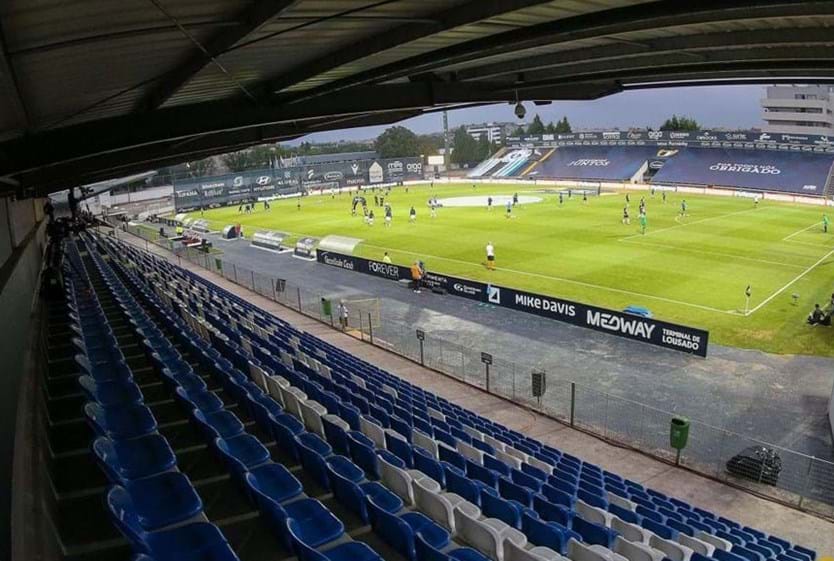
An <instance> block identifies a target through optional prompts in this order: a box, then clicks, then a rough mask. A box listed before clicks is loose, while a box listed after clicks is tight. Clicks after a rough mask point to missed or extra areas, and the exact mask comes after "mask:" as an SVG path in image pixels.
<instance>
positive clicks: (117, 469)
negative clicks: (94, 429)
mask: <svg viewBox="0 0 834 561" xmlns="http://www.w3.org/2000/svg"><path fill="white" fill-rule="evenodd" d="M93 453H94V454H95V457H96V460H97V461H98V463H99V466H101V468H102V470H103V471H104V473H105V474H106V475H107V477H108V479H110V480H111V481H113V482H115V483H122V484H124V483H125V482H126V481H128V480H131V479H139V478H142V477H147V476H149V475H154V474H157V473H162V472H163V471H168V470H169V469H172V468H173V467H174V466H175V465H176V464H177V458H176V456H174V451H173V450H171V446H170V445H169V444H168V441H167V440H165V438H164V437H162V436H161V435H159V434H156V433H154V434H149V435H145V436H140V437H138V438H132V439H130V440H111V439H110V438H107V437H106V436H100V437H98V438H97V439H96V440H95V441H94V442H93Z"/></svg>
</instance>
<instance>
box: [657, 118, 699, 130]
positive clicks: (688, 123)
mask: <svg viewBox="0 0 834 561" xmlns="http://www.w3.org/2000/svg"><path fill="white" fill-rule="evenodd" d="M660 130H662V131H697V130H701V126H700V125H699V124H698V121H696V120H695V119H693V118H691V117H684V116H680V117H678V116H677V115H672V118H671V119H666V121H665V122H664V123H663V124H662V125H661V126H660Z"/></svg>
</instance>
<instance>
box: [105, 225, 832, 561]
mask: <svg viewBox="0 0 834 561" xmlns="http://www.w3.org/2000/svg"><path fill="white" fill-rule="evenodd" d="M119 235H120V237H121V238H122V239H126V240H127V241H130V242H132V243H136V245H138V246H139V247H142V248H144V247H145V243H144V242H143V241H141V240H139V239H138V238H134V237H132V236H129V235H128V236H125V235H122V234H121V233H120V234H119ZM149 249H150V251H151V252H153V253H156V254H158V255H161V256H163V257H165V258H171V254H170V253H169V252H167V251H165V250H163V249H161V248H159V247H156V246H153V245H151V246H150V247H149ZM182 266H183V267H184V268H186V269H188V270H191V271H193V272H195V273H196V274H197V275H199V276H201V277H203V278H206V279H207V280H209V281H211V282H213V283H215V284H217V285H219V286H221V287H223V288H225V289H226V290H228V291H230V292H232V293H234V294H237V295H238V296H241V297H243V298H245V299H246V300H248V301H249V302H252V303H253V304H255V305H256V306H259V307H260V308H262V309H264V310H266V311H268V312H269V313H271V314H273V315H275V316H276V317H279V318H281V319H283V320H284V321H287V322H289V323H290V324H292V325H294V326H295V327H296V328H298V329H301V330H304V331H306V332H308V333H311V334H313V335H315V336H317V337H320V338H321V339H323V340H325V341H327V342H329V343H331V344H333V345H336V346H338V347H339V348H341V349H344V350H345V351H347V352H350V353H352V354H354V355H355V356H358V357H360V358H362V359H363V360H366V361H368V362H370V363H372V364H375V365H377V366H379V367H380V368H383V369H385V370H387V371H388V372H391V373H393V374H396V375H397V376H400V377H401V378H403V379H405V380H408V381H409V382H411V383H413V384H417V385H419V386H420V387H422V388H424V389H426V390H428V391H432V392H435V393H436V394H437V395H440V396H443V397H444V398H446V399H449V400H450V401H453V402H454V403H457V404H459V405H461V406H462V407H465V408H467V409H469V410H471V411H474V412H476V413H478V414H480V415H483V416H484V417H487V418H490V419H492V420H495V421H497V422H500V423H503V424H504V425H506V426H508V427H510V428H512V429H514V430H517V431H519V432H523V433H524V434H528V435H530V436H532V437H535V438H537V439H539V440H541V441H543V442H545V443H547V444H550V445H553V446H556V447H558V448H560V449H562V450H564V451H566V452H568V453H570V454H573V455H576V456H578V457H580V458H583V459H585V460H588V461H591V462H594V463H595V464H597V465H599V466H601V467H603V468H605V469H608V470H610V471H613V472H615V473H618V474H620V475H622V476H624V477H628V478H630V479H633V480H634V481H637V482H640V483H644V484H648V485H649V486H651V487H652V488H654V489H657V490H658V491H662V492H664V493H667V494H669V495H671V496H674V497H677V498H680V499H683V500H685V501H688V502H690V503H692V504H694V505H696V506H698V507H701V508H705V509H708V510H711V511H713V512H715V513H717V514H720V515H723V516H726V517H728V518H731V519H734V520H737V521H738V522H740V523H742V524H744V525H747V526H751V527H754V528H758V529H761V530H763V531H765V532H768V533H773V534H775V535H777V536H780V537H783V538H785V539H788V540H790V541H792V542H796V543H799V544H802V545H805V546H807V547H811V548H814V549H816V550H817V552H818V553H819V554H820V556H825V555H826V554H827V555H832V554H834V522H831V521H827V520H824V519H821V518H817V517H815V516H812V515H809V514H806V513H804V512H801V511H798V510H796V509H792V508H790V507H786V506H783V505H781V504H778V503H775V502H772V501H768V500H766V499H761V498H759V497H756V496H754V495H752V494H750V493H747V492H745V491H741V490H738V489H735V488H733V487H729V486H727V485H724V484H722V483H720V482H717V481H714V480H711V479H708V478H705V477H701V476H699V475H697V474H694V473H692V472H689V471H687V470H684V469H679V468H675V467H673V466H670V465H668V464H665V463H663V462H660V461H657V460H655V459H653V458H650V457H648V456H645V455H643V454H641V453H639V452H635V451H632V450H629V449H623V448H619V447H617V446H613V445H611V444H609V443H607V442H605V441H603V440H601V439H598V438H596V437H593V436H591V435H588V434H586V433H583V432H581V431H578V430H574V429H572V428H570V427H569V426H566V425H564V424H562V423H560V422H557V421H555V420H553V419H550V418H548V417H544V416H542V415H539V414H536V413H534V412H531V411H530V410H528V409H525V408H523V407H520V406H518V405H515V404H513V403H511V402H509V401H506V400H504V399H501V398H498V397H496V396H493V395H490V394H487V393H485V392H483V391H481V390H478V389H476V388H473V387H472V386H468V385H465V384H463V383H460V382H458V381H456V380H453V379H450V378H448V377H446V376H443V375H440V374H438V373H437V372H434V371H432V370H428V369H426V368H423V367H421V366H419V365H418V364H415V363H413V362H411V361H408V360H406V359H403V358H401V357H399V356H398V355H395V354H393V353H390V352H388V351H385V350H383V349H380V348H378V347H374V346H371V345H370V344H367V343H363V342H361V341H359V340H357V339H355V338H353V337H351V336H349V335H345V334H343V333H341V332H339V331H337V330H334V329H332V328H330V327H329V326H326V325H324V324H322V323H320V322H318V321H316V320H313V319H311V318H308V317H306V316H303V315H301V314H299V313H297V312H295V311H293V310H291V309H289V308H286V307H284V306H282V305H280V304H277V303H275V302H273V301H272V300H269V299H267V298H264V297H262V296H260V295H258V294H255V293H253V292H251V291H250V290H247V289H245V288H243V287H241V286H238V285H236V284H234V283H232V282H229V281H227V280H226V279H224V278H222V277H220V276H218V275H216V274H213V273H210V272H208V271H206V270H204V269H202V268H200V267H197V266H196V265H192V264H191V263H187V262H183V263H182Z"/></svg>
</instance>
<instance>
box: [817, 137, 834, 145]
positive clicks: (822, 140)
mask: <svg viewBox="0 0 834 561" xmlns="http://www.w3.org/2000/svg"><path fill="white" fill-rule="evenodd" d="M814 144H831V140H829V139H828V137H827V136H821V137H819V138H818V139H817V140H815V141H814Z"/></svg>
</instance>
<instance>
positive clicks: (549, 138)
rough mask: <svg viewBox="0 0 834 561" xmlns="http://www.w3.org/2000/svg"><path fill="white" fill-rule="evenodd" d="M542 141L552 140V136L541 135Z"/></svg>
mask: <svg viewBox="0 0 834 561" xmlns="http://www.w3.org/2000/svg"><path fill="white" fill-rule="evenodd" d="M542 140H553V135H552V134H543V135H542Z"/></svg>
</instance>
